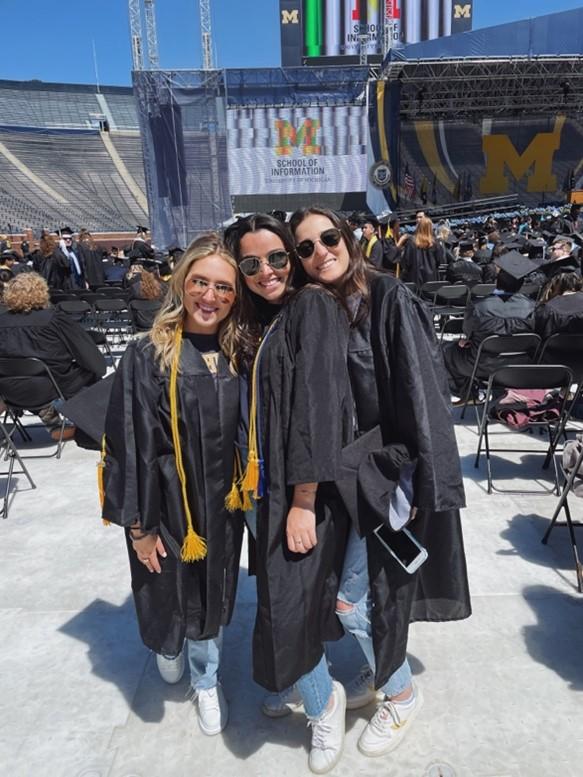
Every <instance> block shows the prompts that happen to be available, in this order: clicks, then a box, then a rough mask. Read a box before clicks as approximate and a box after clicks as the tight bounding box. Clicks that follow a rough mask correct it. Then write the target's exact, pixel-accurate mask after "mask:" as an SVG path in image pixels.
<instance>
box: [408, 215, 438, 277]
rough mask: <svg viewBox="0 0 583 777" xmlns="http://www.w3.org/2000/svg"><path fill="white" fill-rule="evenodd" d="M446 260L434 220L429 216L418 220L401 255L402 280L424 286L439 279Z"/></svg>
mask: <svg viewBox="0 0 583 777" xmlns="http://www.w3.org/2000/svg"><path fill="white" fill-rule="evenodd" d="M444 262H445V252H444V250H443V246H442V245H441V243H439V242H438V241H437V240H436V238H435V236H434V234H433V222H432V221H431V219H430V218H427V216H421V218H418V220H417V228H416V230H415V234H414V235H413V236H412V237H410V238H409V239H408V240H407V242H406V243H405V247H404V248H403V253H402V256H401V276H400V277H401V280H402V281H404V282H406V283H416V284H417V286H422V285H423V284H424V283H427V281H437V280H439V272H438V269H439V265H440V264H443V263H444Z"/></svg>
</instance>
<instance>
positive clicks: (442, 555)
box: [290, 208, 470, 756]
mask: <svg viewBox="0 0 583 777" xmlns="http://www.w3.org/2000/svg"><path fill="white" fill-rule="evenodd" d="M290 226H291V229H292V232H293V234H294V239H295V242H296V251H297V254H298V256H299V257H300V260H301V263H302V268H303V270H304V272H305V273H306V274H307V276H308V278H309V279H310V280H311V281H315V282H317V283H320V284H322V285H324V286H326V287H327V288H328V289H330V290H331V291H332V292H333V293H334V294H335V295H336V296H337V297H338V298H339V299H340V300H341V301H342V302H343V303H344V304H345V305H346V307H347V309H348V310H349V312H350V316H351V319H352V328H351V332H350V340H349V344H348V368H349V373H350V378H351V382H352V391H353V396H354V403H355V421H356V425H357V437H358V436H360V437H362V444H363V447H364V449H365V450H368V451H369V452H368V454H365V455H362V458H361V460H360V462H359V463H357V464H356V465H355V464H354V462H352V466H353V470H354V471H358V480H359V494H360V496H359V499H358V502H357V500H356V498H355V499H354V504H349V503H348V502H347V507H349V508H350V512H351V517H353V520H354V522H355V525H354V527H353V529H352V531H351V534H350V537H349V540H348V549H347V553H346V559H345V564H344V571H343V576H342V580H341V583H340V592H339V595H338V602H337V607H338V615H339V617H340V620H341V621H342V622H343V624H344V625H345V628H346V629H347V631H349V632H351V633H352V634H354V636H355V637H356V638H357V639H358V641H359V644H360V645H361V647H362V649H363V652H364V654H365V656H366V658H367V661H368V664H369V667H370V668H369V669H368V670H367V671H364V672H363V673H362V674H361V675H360V676H359V677H357V678H355V680H354V681H353V682H352V683H350V685H349V686H348V687H347V697H348V706H349V707H350V708H356V707H359V706H363V705H364V704H367V703H369V702H370V701H372V700H373V699H374V698H375V695H376V694H375V691H374V689H375V688H376V689H380V690H382V691H383V692H384V693H385V699H384V701H383V702H382V703H381V704H380V706H379V708H378V709H377V712H376V713H375V715H374V716H373V718H372V719H371V721H370V722H369V724H368V725H367V726H366V727H365V729H364V730H363V732H362V734H361V736H360V739H359V743H358V746H359V749H360V750H361V752H363V753H364V754H365V755H369V756H377V755H383V754H384V753H387V752H389V751H390V750H392V749H394V748H395V747H396V746H397V745H398V744H399V743H400V741H401V740H402V737H403V735H404V734H405V733H406V732H407V731H408V730H409V726H407V725H405V724H406V723H407V722H409V723H410V722H411V721H412V719H413V717H414V716H415V714H416V712H417V710H418V709H419V707H420V704H421V696H420V692H419V690H418V689H414V688H413V684H412V679H411V671H410V668H409V665H408V663H407V659H406V648H407V636H408V626H409V622H410V621H414V620H437V621H442V620H456V619H461V618H466V617H468V616H469V614H470V602H469V592H468V583H467V575H466V564H465V556H464V548H463V540H462V532H461V524H460V518H459V508H460V507H463V505H464V492H463V484H462V478H461V472H460V464H459V457H458V452H457V446H456V440H455V435H454V431H453V424H452V421H451V415H450V410H449V403H448V399H449V397H448V393H447V383H446V379H445V371H444V368H443V363H442V359H441V355H440V352H439V348H438V345H437V343H436V341H435V336H434V331H433V325H432V321H431V317H430V316H429V315H428V313H427V312H426V309H425V307H424V306H423V304H422V303H421V302H420V301H419V300H418V299H417V298H416V297H414V296H413V295H411V294H410V293H409V291H408V290H407V289H406V288H405V286H403V284H402V283H400V282H399V281H397V280H396V279H395V278H393V277H391V276H390V275H386V274H383V273H378V272H375V271H374V270H370V269H367V268H366V267H365V265H364V261H363V257H362V252H361V249H360V247H359V246H358V244H357V243H356V241H355V240H354V238H353V235H352V233H351V231H350V229H349V228H348V225H347V224H346V223H345V222H344V221H342V220H341V219H339V218H338V217H337V216H336V215H335V214H334V213H333V212H331V211H328V210H326V209H321V208H307V209H302V210H300V211H297V212H296V213H295V214H294V215H293V216H292V218H291V222H290ZM379 426H380V434H379V429H375V428H376V427H379ZM365 435H368V438H369V441H368V442H366V437H365ZM376 440H378V442H377V441H376ZM357 445H358V440H357V441H356V442H355V443H354V445H353V446H352V447H353V448H355V447H356V446H357ZM349 450H350V449H347V451H346V452H347V454H348V452H349ZM353 455H354V454H353ZM411 492H412V496H411ZM412 517H414V520H413V523H412V525H411V530H412V532H413V534H414V535H415V537H416V538H417V539H418V540H419V542H420V543H421V544H422V545H423V546H424V547H425V548H426V549H427V551H428V553H429V558H428V560H427V561H426V562H425V564H424V565H423V566H422V567H421V568H420V570H419V571H418V572H416V573H415V574H413V575H409V574H408V573H406V572H405V571H403V570H402V569H401V568H400V567H399V566H398V565H397V563H396V562H395V561H394V560H393V559H392V558H391V556H390V555H389V554H388V552H387V551H386V550H385V548H384V547H383V546H382V545H381V543H380V542H379V540H378V539H377V537H376V536H375V535H374V534H373V531H374V529H375V528H376V527H377V526H378V525H379V524H381V523H389V524H390V527H391V528H393V530H395V529H397V530H398V529H399V528H400V527H401V526H402V525H403V524H404V523H405V522H407V521H408V520H409V519H410V518H412Z"/></svg>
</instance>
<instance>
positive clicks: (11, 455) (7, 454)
mask: <svg viewBox="0 0 583 777" xmlns="http://www.w3.org/2000/svg"><path fill="white" fill-rule="evenodd" d="M0 433H1V437H0V450H1V451H2V458H4V459H8V462H9V463H8V472H1V473H0V475H2V476H4V475H7V476H8V479H7V481H6V488H5V491H4V496H3V497H2V508H1V509H0V515H1V516H2V518H8V510H9V507H10V485H11V483H12V478H13V476H14V475H26V478H27V480H28V482H29V483H30V487H31V488H36V485H35V482H34V480H33V479H32V478H31V476H30V473H29V471H28V469H27V468H26V466H25V464H24V462H23V461H22V458H21V456H20V454H19V453H18V451H17V449H16V446H15V445H14V443H13V442H12V437H11V436H10V433H9V432H8V430H7V429H6V427H5V426H4V424H3V423H2V421H0ZM15 461H17V462H18V464H19V466H20V469H19V470H16V471H15V470H14V463H15Z"/></svg>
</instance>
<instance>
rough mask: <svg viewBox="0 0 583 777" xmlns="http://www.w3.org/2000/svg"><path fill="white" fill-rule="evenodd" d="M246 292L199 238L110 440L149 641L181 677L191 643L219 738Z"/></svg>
mask: <svg viewBox="0 0 583 777" xmlns="http://www.w3.org/2000/svg"><path fill="white" fill-rule="evenodd" d="M237 289H238V273H237V266H236V264H235V261H234V259H233V257H232V256H231V254H230V253H229V252H228V251H227V250H226V249H225V247H224V246H223V244H222V243H221V242H220V241H219V239H218V237H217V236H216V235H207V236H203V237H201V238H199V239H198V240H195V241H194V242H193V243H192V244H191V246H190V247H189V249H188V250H187V251H186V253H185V254H184V256H183V258H182V260H181V262H180V264H179V265H178V266H177V268H176V270H175V272H174V275H173V276H172V280H171V283H170V288H169V291H168V295H167V297H166V300H165V303H164V306H163V308H162V310H161V311H160V313H159V314H158V316H157V318H156V320H155V322H154V326H153V328H152V330H151V332H150V333H149V334H148V336H146V337H144V338H143V339H141V340H138V341H134V342H132V343H130V345H129V346H128V349H127V351H126V353H125V354H124V356H123V358H122V361H121V364H120V367H119V368H118V371H117V373H116V377H115V381H114V384H113V388H112V393H111V400H110V404H109V408H108V412H107V420H106V434H105V441H104V444H105V447H106V455H105V472H104V487H105V495H104V496H105V500H104V505H103V517H104V519H105V520H107V521H112V522H114V523H117V524H119V525H121V526H124V527H125V528H126V537H127V544H128V551H129V558H130V569H131V576H132V590H133V594H134V600H135V604H136V610H137V615H138V622H139V627H140V633H141V636H142V639H143V641H144V644H145V645H146V646H147V647H149V648H151V649H152V650H154V651H155V652H156V653H158V654H159V656H158V666H159V669H160V672H161V674H162V677H163V678H164V679H165V680H167V681H168V682H178V680H179V679H180V677H181V674H182V670H183V667H184V656H183V654H182V652H181V651H182V649H183V645H184V640H185V638H186V641H187V642H186V653H187V657H188V660H189V665H190V673H191V685H192V689H193V691H194V695H195V697H196V700H197V702H198V713H199V725H200V727H201V729H202V731H203V732H204V733H205V734H209V735H210V734H218V733H219V732H220V731H221V730H222V729H223V728H224V726H225V725H226V722H227V717H228V710H227V705H226V701H225V698H224V695H223V692H222V690H221V686H220V684H219V681H218V669H219V661H220V652H221V636H222V626H224V625H225V624H227V623H228V622H229V620H230V618H231V614H232V610H233V605H234V601H235V591H236V583H237V572H238V566H239V554H240V546H241V533H242V522H241V519H240V515H239V514H235V515H233V514H231V513H229V512H228V511H227V510H226V509H225V507H224V501H225V496H226V494H227V492H228V490H229V487H230V484H231V479H232V471H233V460H234V441H235V434H236V429H237V423H238V415H239V387H238V378H237V377H236V374H235V373H234V371H233V369H232V364H233V356H234V342H235V335H234V332H235V323H234V320H233V318H232V311H233V307H234V305H235V303H236V299H237V296H238V292H237ZM203 538H204V539H203Z"/></svg>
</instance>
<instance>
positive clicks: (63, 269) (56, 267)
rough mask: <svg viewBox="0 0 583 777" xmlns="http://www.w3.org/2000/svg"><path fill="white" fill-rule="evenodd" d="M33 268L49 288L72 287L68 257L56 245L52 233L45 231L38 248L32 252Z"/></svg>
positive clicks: (64, 288) (61, 288)
mask: <svg viewBox="0 0 583 777" xmlns="http://www.w3.org/2000/svg"><path fill="white" fill-rule="evenodd" d="M33 270H34V271H35V272H37V273H38V274H39V275H42V277H43V278H44V279H45V281H46V282H47V283H48V284H49V288H50V289H60V290H61V291H63V290H67V289H71V288H73V281H72V279H71V265H70V263H69V259H68V258H67V257H66V256H65V254H64V253H63V251H61V249H60V248H59V247H58V245H57V241H56V240H55V238H54V237H53V235H49V234H47V233H45V234H44V235H43V236H42V237H41V239H40V245H39V250H38V251H36V252H35V253H34V254H33Z"/></svg>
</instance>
